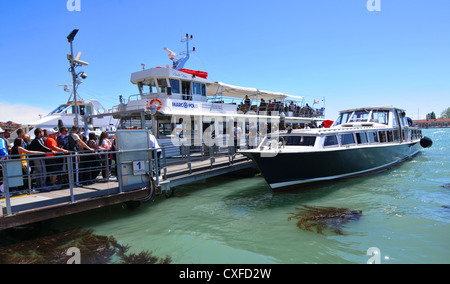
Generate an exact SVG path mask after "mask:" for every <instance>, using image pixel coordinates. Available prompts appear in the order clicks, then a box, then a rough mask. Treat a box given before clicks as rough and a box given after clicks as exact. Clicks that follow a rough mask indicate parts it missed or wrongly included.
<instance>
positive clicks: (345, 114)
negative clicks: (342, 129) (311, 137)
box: [334, 112, 353, 126]
mask: <svg viewBox="0 0 450 284" xmlns="http://www.w3.org/2000/svg"><path fill="white" fill-rule="evenodd" d="M352 113H353V112H343V113H340V114H339V117H338V118H337V119H336V122H335V123H334V126H337V125H341V124H343V123H347V121H348V119H349V118H350V116H351V115H352Z"/></svg>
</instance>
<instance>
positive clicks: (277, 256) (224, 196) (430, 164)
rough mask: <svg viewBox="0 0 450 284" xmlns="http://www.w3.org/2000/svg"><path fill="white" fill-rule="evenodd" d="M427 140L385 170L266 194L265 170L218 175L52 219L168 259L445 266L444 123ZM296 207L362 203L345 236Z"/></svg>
mask: <svg viewBox="0 0 450 284" xmlns="http://www.w3.org/2000/svg"><path fill="white" fill-rule="evenodd" d="M424 135H426V136H429V137H430V138H432V139H433V143H434V144H433V147H432V148H430V149H423V150H422V151H421V153H420V154H418V155H417V156H416V157H414V158H413V159H412V160H410V161H407V162H405V163H403V164H401V165H400V166H398V167H396V168H393V169H391V170H390V171H387V172H384V173H382V174H378V175H374V176H369V177H362V178H356V179H349V180H341V181H337V182H336V181H334V182H328V183H324V184H319V185H314V186H309V187H307V188H305V189H302V190H298V191H294V192H290V193H272V191H271V190H270V189H269V188H268V186H267V185H266V184H265V181H264V179H263V178H262V177H260V176H259V177H253V178H233V177H220V178H215V179H212V180H208V181H205V182H199V183H196V184H190V185H187V186H183V187H179V188H177V189H176V192H175V196H174V197H172V198H170V199H166V198H165V197H158V198H157V199H156V200H155V201H153V202H151V203H146V204H142V205H141V206H140V207H139V208H137V209H134V210H129V209H127V208H125V207H124V206H113V207H109V208H103V209H99V210H95V211H91V212H87V213H82V214H77V215H74V216H70V217H64V218H59V219H56V220H54V222H53V227H55V228H58V229H70V228H90V229H94V231H95V233H96V234H99V235H111V236H114V237H115V238H116V239H117V240H118V241H119V242H121V243H124V244H128V245H130V246H131V250H135V251H136V252H138V251H142V250H152V251H153V252H154V254H156V255H159V256H166V255H169V256H171V257H172V259H173V263H178V264H205V263H208V264H209V263H227V264H231V263H244V264H245V263H255V264H265V263H283V264H289V263H366V262H367V261H368V259H369V258H370V257H371V256H368V255H367V250H368V249H369V248H371V247H376V248H378V249H379V250H380V252H381V263H386V264H390V263H392V264H394V263H450V209H449V208H446V207H443V206H449V207H450V198H449V197H450V188H446V187H443V185H444V184H449V183H450V162H449V159H448V157H449V155H450V143H449V142H448V141H449V138H450V129H436V130H424ZM300 205H311V206H331V207H341V208H342V207H345V208H350V209H354V210H362V216H361V218H360V219H359V220H350V221H349V222H347V223H345V224H344V225H343V226H342V231H343V233H344V235H338V234H335V233H333V231H332V230H325V231H324V233H325V234H324V235H321V234H317V233H315V232H309V231H302V230H300V229H299V228H298V227H297V226H296V221H294V220H291V221H288V217H289V213H292V212H296V208H297V207H299V206H300Z"/></svg>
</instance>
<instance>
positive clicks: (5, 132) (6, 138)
mask: <svg viewBox="0 0 450 284" xmlns="http://www.w3.org/2000/svg"><path fill="white" fill-rule="evenodd" d="M9 137H11V130H8V129H7V130H5V131H4V133H3V140H4V141H5V143H6V149H7V150H8V153H9V154H11V146H10V144H9V141H8V139H9Z"/></svg>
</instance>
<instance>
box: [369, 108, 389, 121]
mask: <svg viewBox="0 0 450 284" xmlns="http://www.w3.org/2000/svg"><path fill="white" fill-rule="evenodd" d="M370 121H371V122H375V123H382V124H388V123H389V111H387V110H374V111H372V117H371V118H370Z"/></svg>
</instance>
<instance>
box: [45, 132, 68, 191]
mask: <svg viewBox="0 0 450 284" xmlns="http://www.w3.org/2000/svg"><path fill="white" fill-rule="evenodd" d="M47 133H48V138H47V140H45V146H46V147H47V148H49V149H51V150H53V151H55V152H59V153H64V154H68V153H69V151H68V150H65V149H62V148H59V147H58V143H57V142H56V138H57V137H56V136H57V134H58V133H57V132H56V131H55V130H54V129H53V128H50V129H48V130H47ZM47 157H51V158H50V159H47V160H46V165H47V173H48V174H49V180H50V186H54V185H55V183H56V178H57V177H58V175H57V174H55V173H56V172H57V171H58V169H60V168H61V167H62V164H63V161H62V159H61V158H55V155H54V154H53V153H52V154H47Z"/></svg>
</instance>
